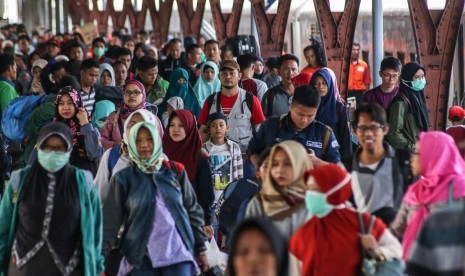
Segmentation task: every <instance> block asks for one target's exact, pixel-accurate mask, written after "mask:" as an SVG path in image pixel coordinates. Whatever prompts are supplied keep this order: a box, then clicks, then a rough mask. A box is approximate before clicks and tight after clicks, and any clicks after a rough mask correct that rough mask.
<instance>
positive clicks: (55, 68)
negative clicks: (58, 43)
mask: <svg viewBox="0 0 465 276" xmlns="http://www.w3.org/2000/svg"><path fill="white" fill-rule="evenodd" d="M67 68H68V62H67V61H66V60H62V61H60V62H57V63H54V64H53V65H52V68H50V73H52V74H53V73H55V72H56V71H58V70H61V69H65V70H67Z"/></svg>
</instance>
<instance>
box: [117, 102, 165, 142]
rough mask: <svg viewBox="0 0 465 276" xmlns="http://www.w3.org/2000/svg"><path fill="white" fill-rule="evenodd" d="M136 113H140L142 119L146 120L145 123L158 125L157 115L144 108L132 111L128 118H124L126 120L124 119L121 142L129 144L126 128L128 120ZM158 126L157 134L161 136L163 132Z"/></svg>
mask: <svg viewBox="0 0 465 276" xmlns="http://www.w3.org/2000/svg"><path fill="white" fill-rule="evenodd" d="M136 114H140V115H141V116H142V118H144V121H145V122H147V123H151V124H154V125H158V124H159V123H158V120H157V116H155V115H154V114H153V113H152V112H150V111H148V110H146V109H138V110H136V111H134V112H132V113H131V114H130V115H129V116H128V118H127V119H126V121H124V132H123V142H124V143H125V144H126V145H129V137H128V132H127V131H126V130H127V129H128V126H129V122H130V121H131V119H132V116H134V115H136ZM157 128H158V135H159V136H160V137H162V135H163V132H160V127H157Z"/></svg>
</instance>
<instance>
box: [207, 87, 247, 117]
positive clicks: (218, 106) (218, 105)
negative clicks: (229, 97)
mask: <svg viewBox="0 0 465 276" xmlns="http://www.w3.org/2000/svg"><path fill="white" fill-rule="evenodd" d="M217 94H218V96H216V111H215V112H218V113H222V112H221V95H220V94H221V92H216V93H213V94H211V95H210V96H208V97H207V100H206V101H207V107H208V112H210V109H211V108H212V105H213V102H214V101H215V95H217ZM244 102H245V104H246V105H247V108H248V109H249V110H250V113H251V114H252V113H253V112H252V106H253V94H252V93H250V92H246V93H245V101H244ZM244 102H243V103H242V105H241V107H242V112H244V110H243V109H244V108H243V106H244Z"/></svg>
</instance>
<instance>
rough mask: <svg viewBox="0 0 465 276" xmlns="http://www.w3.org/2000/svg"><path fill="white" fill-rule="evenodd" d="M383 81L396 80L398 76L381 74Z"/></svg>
mask: <svg viewBox="0 0 465 276" xmlns="http://www.w3.org/2000/svg"><path fill="white" fill-rule="evenodd" d="M382 76H383V79H389V80H391V79H392V80H397V79H398V78H399V75H391V74H388V73H386V74H383V75H382Z"/></svg>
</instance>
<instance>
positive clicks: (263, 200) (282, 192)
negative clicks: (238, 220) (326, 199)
mask: <svg viewBox="0 0 465 276" xmlns="http://www.w3.org/2000/svg"><path fill="white" fill-rule="evenodd" d="M310 168H313V165H312V162H311V161H310V158H309V156H308V155H307V152H306V151H305V148H304V147H303V146H302V145H301V144H299V143H297V142H295V141H291V140H289V141H284V142H282V143H280V144H277V145H275V146H274V147H273V148H272V149H271V153H270V157H269V164H268V169H267V172H266V177H265V179H263V183H262V188H261V190H260V192H259V193H258V194H257V195H256V196H255V197H254V198H252V200H251V201H250V202H249V204H248V206H247V210H246V217H257V216H268V217H270V219H271V220H272V221H273V222H274V224H275V226H276V227H277V228H278V229H279V230H280V231H281V233H282V234H283V235H284V236H285V237H286V238H287V239H289V238H290V237H291V236H292V235H293V234H294V232H295V231H296V230H297V229H298V228H299V227H300V226H301V225H302V224H304V223H305V222H306V221H307V220H308V219H309V218H310V214H309V212H308V211H307V209H306V208H305V204H304V198H305V190H306V187H305V183H304V181H303V175H304V172H305V171H306V170H308V169H310Z"/></svg>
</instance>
